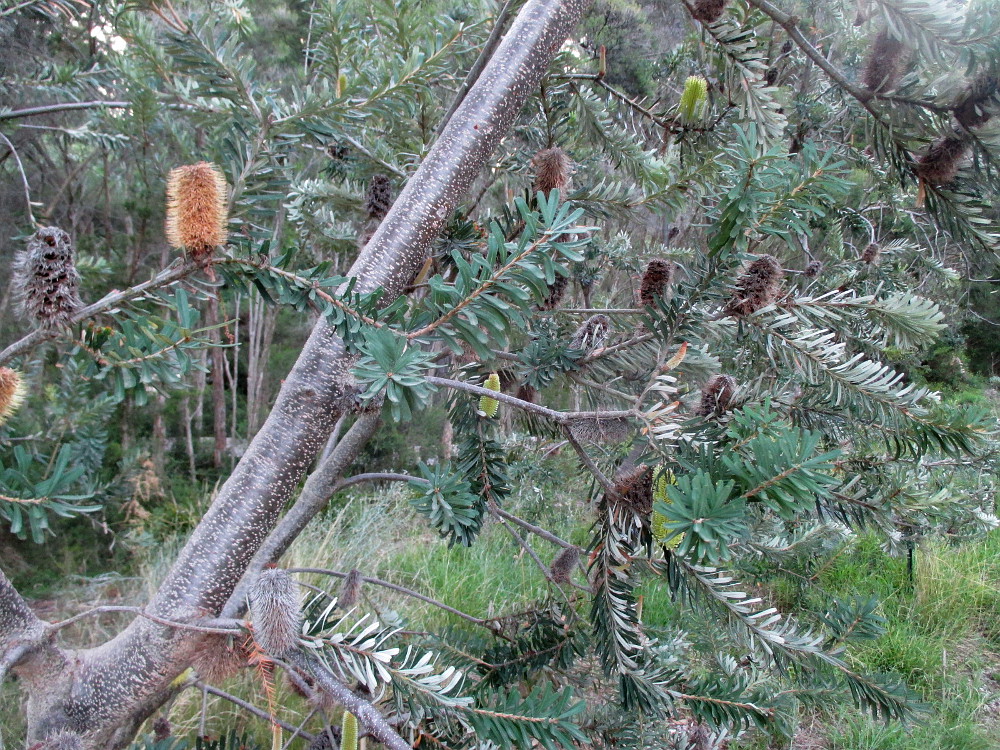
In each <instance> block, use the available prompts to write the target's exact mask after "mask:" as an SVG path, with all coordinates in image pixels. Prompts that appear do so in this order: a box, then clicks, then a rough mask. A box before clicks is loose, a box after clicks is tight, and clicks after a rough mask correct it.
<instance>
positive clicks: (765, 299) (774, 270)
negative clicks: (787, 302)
mask: <svg viewBox="0 0 1000 750" xmlns="http://www.w3.org/2000/svg"><path fill="white" fill-rule="evenodd" d="M784 277H785V271H784V269H783V268H782V267H781V263H779V262H778V259H777V258H775V257H774V256H771V255H759V256H757V259H756V260H755V261H753V262H752V263H751V264H750V265H749V266H747V268H746V270H745V271H744V272H743V275H741V276H740V278H739V279H738V280H737V281H736V294H735V295H733V298H732V299H731V300H730V301H729V304H728V305H727V306H726V312H727V313H729V314H730V315H743V316H746V315H752V314H753V313H755V312H757V311H758V310H761V309H763V308H765V307H767V306H768V305H773V304H774V303H775V301H776V300H777V299H778V292H779V291H780V288H781V280H782V279H783V278H784Z"/></svg>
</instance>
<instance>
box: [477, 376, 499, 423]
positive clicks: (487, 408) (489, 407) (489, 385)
mask: <svg viewBox="0 0 1000 750" xmlns="http://www.w3.org/2000/svg"><path fill="white" fill-rule="evenodd" d="M483 388H486V389H488V390H491V391H499V390H500V376H499V375H498V374H497V373H495V372H491V373H490V376H489V377H488V378H486V380H485V381H483ZM479 411H481V412H483V413H484V414H485V415H486V416H487V417H490V418H491V419H492V418H493V417H495V416H496V415H497V412H498V411H500V402H499V401H497V400H496V399H495V398H490V397H489V396H483V397H482V398H480V399H479Z"/></svg>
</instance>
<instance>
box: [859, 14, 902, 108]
mask: <svg viewBox="0 0 1000 750" xmlns="http://www.w3.org/2000/svg"><path fill="white" fill-rule="evenodd" d="M905 51H906V45H904V44H903V43H902V42H901V41H899V40H898V39H896V37H894V36H892V35H891V34H890V33H889V31H888V30H887V29H882V30H881V31H879V33H878V34H877V35H876V37H875V41H874V43H873V44H872V51H871V54H870V55H869V56H868V63H867V64H866V65H865V72H864V77H863V79H862V80H863V82H864V85H865V88H866V89H868V90H869V91H872V92H874V93H876V94H880V93H883V92H885V91H892V90H893V89H894V88H896V84H897V83H899V79H900V78H901V77H902V75H903V71H904V70H905V69H906V59H905V54H904V53H905Z"/></svg>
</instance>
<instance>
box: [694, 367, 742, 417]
mask: <svg viewBox="0 0 1000 750" xmlns="http://www.w3.org/2000/svg"><path fill="white" fill-rule="evenodd" d="M735 395H736V379H735V378H733V377H732V376H731V375H713V376H712V377H711V378H709V379H708V382H707V383H705V385H704V386H702V389H701V403H700V404H699V405H698V414H699V415H700V416H702V417H710V416H713V415H716V414H722V413H723V412H726V411H728V410H729V407H730V406H731V405H732V401H733V396H735Z"/></svg>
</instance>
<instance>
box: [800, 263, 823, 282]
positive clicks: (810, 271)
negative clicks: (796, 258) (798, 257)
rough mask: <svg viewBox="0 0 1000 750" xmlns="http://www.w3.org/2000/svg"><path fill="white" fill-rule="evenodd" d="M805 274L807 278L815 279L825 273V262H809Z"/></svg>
mask: <svg viewBox="0 0 1000 750" xmlns="http://www.w3.org/2000/svg"><path fill="white" fill-rule="evenodd" d="M803 273H804V274H805V275H806V278H809V279H815V278H816V277H817V276H819V275H820V274H821V273H823V262H822V261H819V260H811V261H809V263H808V265H806V269H805V271H803Z"/></svg>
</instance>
